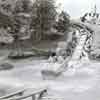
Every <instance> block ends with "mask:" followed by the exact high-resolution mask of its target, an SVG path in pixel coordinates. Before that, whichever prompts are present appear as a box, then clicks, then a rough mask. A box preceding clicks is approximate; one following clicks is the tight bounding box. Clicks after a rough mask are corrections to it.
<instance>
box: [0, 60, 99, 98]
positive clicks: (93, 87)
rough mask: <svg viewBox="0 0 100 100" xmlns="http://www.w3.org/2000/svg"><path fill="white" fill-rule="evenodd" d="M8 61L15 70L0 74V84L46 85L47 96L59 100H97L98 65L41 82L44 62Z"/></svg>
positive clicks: (91, 63) (88, 63) (91, 64)
mask: <svg viewBox="0 0 100 100" xmlns="http://www.w3.org/2000/svg"><path fill="white" fill-rule="evenodd" d="M8 61H9V62H10V63H13V64H14V65H15V68H14V69H13V70H10V71H2V72H0V83H6V84H12V85H15V84H16V85H19V83H21V84H25V83H27V84H28V85H29V84H33V83H34V84H33V86H36V87H38V86H45V85H46V86H48V95H49V96H51V97H54V98H61V100H67V99H68V100H73V99H74V100H80V98H81V99H82V100H99V95H100V86H99V84H100V79H99V77H100V67H99V66H100V63H93V62H87V63H84V64H83V65H81V67H76V68H75V69H73V68H72V69H69V70H68V71H66V72H64V73H63V74H62V75H61V76H60V77H58V78H56V79H53V80H43V79H42V76H41V73H40V72H41V70H42V68H43V65H44V64H45V63H46V61H45V60H33V59H28V60H21V61H10V60H8ZM36 84H37V85H36ZM94 98H95V99H94Z"/></svg>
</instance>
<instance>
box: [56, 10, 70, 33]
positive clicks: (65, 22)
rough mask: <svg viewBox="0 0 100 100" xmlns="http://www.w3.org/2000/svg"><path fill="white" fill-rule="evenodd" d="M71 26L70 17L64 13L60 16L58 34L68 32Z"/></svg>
mask: <svg viewBox="0 0 100 100" xmlns="http://www.w3.org/2000/svg"><path fill="white" fill-rule="evenodd" d="M69 26H70V16H69V14H67V13H66V12H64V11H62V12H61V13H60V15H59V16H58V22H57V30H58V32H63V33H64V32H66V31H67V29H68V28H69Z"/></svg>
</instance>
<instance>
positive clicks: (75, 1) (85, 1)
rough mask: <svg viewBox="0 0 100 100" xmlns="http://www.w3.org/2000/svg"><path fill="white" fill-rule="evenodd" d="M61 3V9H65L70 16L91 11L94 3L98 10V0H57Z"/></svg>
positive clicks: (77, 15)
mask: <svg viewBox="0 0 100 100" xmlns="http://www.w3.org/2000/svg"><path fill="white" fill-rule="evenodd" d="M59 3H61V4H62V6H61V9H64V10H65V11H67V12H68V13H69V14H70V16H71V17H80V16H82V15H83V14H84V13H86V12H89V11H91V9H92V8H93V7H94V4H96V5H97V11H98V12H100V0H58V1H57V4H59Z"/></svg>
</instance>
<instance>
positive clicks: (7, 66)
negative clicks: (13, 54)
mask: <svg viewBox="0 0 100 100" xmlns="http://www.w3.org/2000/svg"><path fill="white" fill-rule="evenodd" d="M13 68H14V66H13V65H12V64H9V63H3V64H1V65H0V71H1V70H11V69H13Z"/></svg>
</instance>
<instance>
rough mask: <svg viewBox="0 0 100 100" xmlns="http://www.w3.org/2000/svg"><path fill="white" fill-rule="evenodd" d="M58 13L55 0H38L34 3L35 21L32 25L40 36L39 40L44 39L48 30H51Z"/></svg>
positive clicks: (33, 18)
mask: <svg viewBox="0 0 100 100" xmlns="http://www.w3.org/2000/svg"><path fill="white" fill-rule="evenodd" d="M56 14H57V12H56V8H55V3H54V0H36V2H35V3H34V5H33V16H32V20H33V21H32V24H31V25H32V28H33V29H34V31H35V33H36V35H37V36H38V40H41V39H43V38H44V37H45V35H46V32H47V31H50V30H51V27H53V23H54V22H55V17H56ZM33 37H34V35H33Z"/></svg>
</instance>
